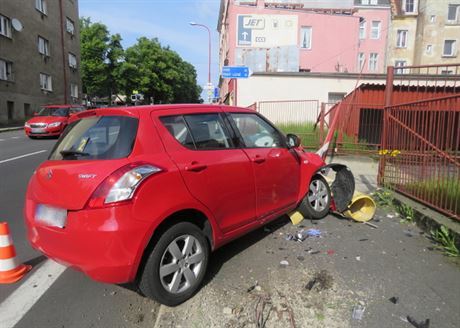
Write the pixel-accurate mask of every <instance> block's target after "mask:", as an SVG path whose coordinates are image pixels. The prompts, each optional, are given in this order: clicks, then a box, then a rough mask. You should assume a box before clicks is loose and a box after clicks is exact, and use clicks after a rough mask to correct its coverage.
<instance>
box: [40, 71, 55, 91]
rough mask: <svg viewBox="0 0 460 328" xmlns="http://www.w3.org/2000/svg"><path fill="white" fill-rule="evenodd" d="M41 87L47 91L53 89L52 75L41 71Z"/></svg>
mask: <svg viewBox="0 0 460 328" xmlns="http://www.w3.org/2000/svg"><path fill="white" fill-rule="evenodd" d="M40 88H41V89H42V90H46V91H52V90H53V84H52V81H51V76H50V75H48V74H45V73H40Z"/></svg>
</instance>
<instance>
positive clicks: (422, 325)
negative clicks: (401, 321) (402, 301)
mask: <svg viewBox="0 0 460 328" xmlns="http://www.w3.org/2000/svg"><path fill="white" fill-rule="evenodd" d="M407 321H408V322H409V323H410V324H411V325H412V326H414V327H416V328H429V327H430V319H426V320H425V321H420V322H418V321H417V320H415V319H414V318H412V317H411V316H410V315H408V316H407Z"/></svg>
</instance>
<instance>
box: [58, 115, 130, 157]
mask: <svg viewBox="0 0 460 328" xmlns="http://www.w3.org/2000/svg"><path fill="white" fill-rule="evenodd" d="M138 124H139V120H138V119H136V118H134V117H128V116H91V117H88V118H83V119H81V120H78V121H75V122H73V123H71V124H70V125H69V126H68V128H67V131H66V132H65V133H64V134H63V136H62V137H61V139H59V141H58V142H57V144H56V146H55V147H54V149H53V150H52V152H51V155H50V157H49V159H51V160H63V159H65V160H75V161H78V160H92V159H93V160H94V159H116V158H124V157H127V156H128V155H129V154H130V153H131V151H132V149H133V147H134V142H135V140H136V134H137V127H138Z"/></svg>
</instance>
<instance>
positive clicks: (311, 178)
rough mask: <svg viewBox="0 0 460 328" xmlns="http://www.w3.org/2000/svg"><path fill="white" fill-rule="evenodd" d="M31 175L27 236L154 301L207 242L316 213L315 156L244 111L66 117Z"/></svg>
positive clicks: (325, 207) (199, 274) (179, 284)
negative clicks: (284, 217) (294, 212)
mask: <svg viewBox="0 0 460 328" xmlns="http://www.w3.org/2000/svg"><path fill="white" fill-rule="evenodd" d="M77 116H78V118H79V119H78V120H77V121H75V122H73V123H71V124H70V125H69V127H68V129H66V130H65V131H64V134H63V135H62V137H61V139H60V140H59V141H58V142H57V144H56V146H55V147H54V149H53V150H52V152H51V154H50V156H49V159H48V160H47V161H46V162H44V163H42V164H41V165H40V167H39V168H38V169H37V170H36V172H35V173H34V175H33V176H32V178H31V179H30V182H29V186H28V190H27V195H26V203H25V209H24V211H25V218H26V224H27V228H28V229H27V230H28V238H29V240H30V242H31V244H32V245H33V247H35V248H36V249H38V250H40V251H41V252H43V253H44V254H45V255H47V256H48V257H50V258H52V259H54V260H56V261H59V262H61V263H64V264H66V265H68V266H71V267H74V268H76V269H78V270H81V271H83V272H84V273H86V274H87V275H88V276H90V277H92V278H93V279H95V280H98V281H102V282H109V283H126V282H134V281H135V282H136V283H137V284H138V286H139V289H140V291H141V292H142V293H143V294H144V295H146V296H149V297H151V298H153V299H155V300H157V301H159V302H161V303H163V304H167V305H176V304H179V303H181V302H183V301H185V300H186V299H188V298H190V297H191V296H192V295H193V294H194V293H195V292H196V291H197V289H198V288H199V286H200V284H201V282H202V280H203V277H204V275H205V271H206V266H207V264H208V259H209V253H210V251H211V250H215V249H216V248H218V247H220V246H222V245H224V244H225V243H227V242H229V241H231V240H233V239H235V238H237V237H239V236H241V235H243V234H245V233H247V232H249V231H251V230H253V229H256V228H258V227H260V226H261V225H263V224H265V223H267V222H269V221H271V220H273V219H275V218H277V217H279V216H280V215H282V214H285V213H287V212H289V211H292V210H294V209H296V208H297V209H299V210H300V211H302V213H303V214H304V215H307V216H308V217H311V218H321V217H323V216H325V215H326V214H327V213H328V211H329V209H330V206H331V191H330V189H329V186H328V184H327V183H326V181H325V180H324V178H323V177H322V176H321V175H320V174H319V172H320V170H321V169H322V168H323V166H324V162H323V161H322V160H321V158H320V157H318V156H317V155H315V154H312V153H306V152H304V151H303V149H302V147H301V146H300V140H299V138H297V137H296V136H295V135H288V136H287V137H286V136H284V135H283V134H282V133H281V132H280V131H278V130H277V128H276V127H275V126H274V125H273V124H271V123H270V122H269V121H268V120H266V119H265V118H264V117H262V116H261V115H259V114H258V113H257V112H254V111H253V110H248V109H244V108H237V107H227V106H209V105H164V106H143V107H126V108H117V109H110V108H108V109H99V110H97V111H94V110H90V111H85V112H82V113H79V114H77Z"/></svg>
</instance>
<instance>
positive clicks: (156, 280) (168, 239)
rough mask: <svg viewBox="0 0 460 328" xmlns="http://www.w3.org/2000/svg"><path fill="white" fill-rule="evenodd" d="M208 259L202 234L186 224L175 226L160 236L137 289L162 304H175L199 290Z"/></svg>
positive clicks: (197, 229) (196, 228)
mask: <svg viewBox="0 0 460 328" xmlns="http://www.w3.org/2000/svg"><path fill="white" fill-rule="evenodd" d="M208 259H209V246H208V243H207V241H206V237H205V236H204V235H203V233H202V231H201V230H200V229H199V228H198V227H197V226H196V225H194V224H192V223H189V222H180V223H178V224H175V225H174V226H172V227H170V228H169V229H168V230H166V231H165V232H164V233H163V234H162V235H161V236H160V238H159V239H158V241H157V243H156V245H155V246H154V248H153V250H152V252H151V253H150V255H149V257H148V259H147V262H146V264H145V267H144V270H143V272H142V274H141V276H140V280H139V289H140V290H141V292H142V293H143V294H144V295H145V296H147V297H149V298H152V299H154V300H156V301H158V302H160V303H162V304H165V305H168V306H175V305H178V304H180V303H182V302H184V301H186V300H187V299H189V298H190V297H192V296H193V295H194V294H195V292H196V291H197V290H198V288H199V287H200V285H201V282H202V281H203V278H204V275H205V273H206V267H207V264H208Z"/></svg>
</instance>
